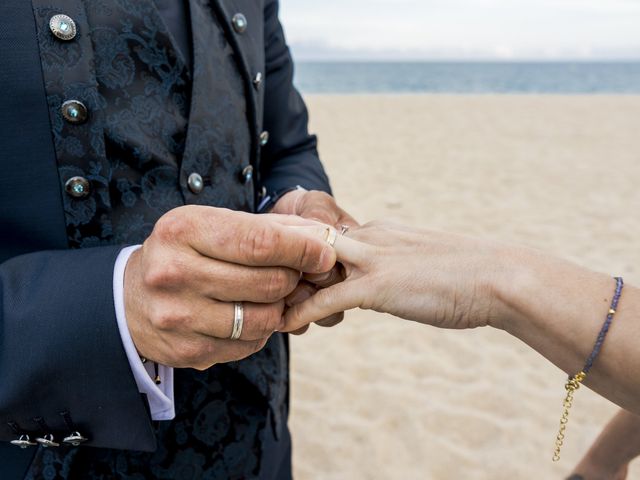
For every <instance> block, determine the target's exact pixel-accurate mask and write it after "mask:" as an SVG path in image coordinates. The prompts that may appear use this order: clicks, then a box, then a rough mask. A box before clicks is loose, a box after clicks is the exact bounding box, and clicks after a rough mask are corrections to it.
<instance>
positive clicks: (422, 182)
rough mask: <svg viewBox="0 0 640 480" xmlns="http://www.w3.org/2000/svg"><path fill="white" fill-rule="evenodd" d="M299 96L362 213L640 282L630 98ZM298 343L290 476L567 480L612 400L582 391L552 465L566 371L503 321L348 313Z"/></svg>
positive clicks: (635, 120)
mask: <svg viewBox="0 0 640 480" xmlns="http://www.w3.org/2000/svg"><path fill="white" fill-rule="evenodd" d="M307 100H308V102H309V108H310V111H311V124H312V130H313V131H314V132H316V133H317V134H318V135H319V137H320V151H321V154H322V157H323V160H324V162H325V164H326V167H327V169H328V171H329V173H330V175H331V178H332V183H333V187H334V190H335V194H336V196H337V197H338V199H339V201H340V202H341V204H342V205H343V207H345V208H346V209H348V210H350V211H351V212H352V213H353V214H354V215H355V216H356V217H357V218H358V219H359V220H360V221H362V222H365V221H368V220H373V219H377V218H393V219H396V220H398V221H400V222H402V223H405V224H408V225H416V226H423V227H429V228H434V229H440V230H450V231H456V232H461V233H469V234H474V235H481V236H485V237H490V238H498V239H501V240H504V241H509V242H518V243H524V244H528V245H531V246H534V247H536V248H539V249H542V250H545V251H547V252H551V253H554V254H557V255H560V256H563V257H566V258H569V259H572V260H574V261H576V262H578V263H580V264H582V265H585V266H588V267H591V268H593V269H597V270H600V271H604V272H609V273H612V274H621V275H623V276H624V277H625V279H626V280H627V281H628V282H630V283H635V284H640V240H639V238H640V217H639V216H638V208H639V207H640V188H639V185H640V128H639V127H640V96H612V97H609V96H572V97H569V96H427V95H425V96H312V97H309V98H308V99H307ZM540 301H544V299H540ZM603 314H604V312H603ZM292 351H293V355H292V369H293V373H292V375H293V384H292V419H291V426H292V431H293V435H294V468H295V473H296V478H298V479H301V480H306V479H314V480H315V479H322V480H325V479H345V480H360V479H385V480H390V479H393V480H395V479H402V480H411V479H465V480H467V479H509V480H514V479H562V478H563V477H564V475H565V474H566V473H568V472H569V471H570V469H571V467H572V466H573V465H574V463H575V462H577V461H578V459H579V458H580V456H581V455H582V454H583V453H584V451H585V450H586V448H587V447H588V446H589V445H590V443H591V442H592V441H593V439H594V438H595V436H596V435H597V434H598V432H599V431H600V429H601V427H602V426H603V425H604V424H605V422H606V421H607V419H608V418H609V417H610V416H611V415H612V414H613V413H614V412H615V411H616V407H615V406H614V405H612V404H611V403H610V402H608V401H606V400H604V399H602V398H600V397H598V395H596V394H594V393H593V392H591V391H589V390H588V389H581V390H580V392H578V394H577V395H576V402H575V404H574V409H573V412H572V415H571V420H570V425H569V430H568V434H567V440H566V447H565V449H564V451H563V458H562V460H561V462H560V463H559V464H554V463H552V462H551V455H552V447H553V440H554V436H555V433H556V429H557V426H558V420H559V415H560V408H561V400H562V396H563V392H564V388H563V384H564V381H565V379H566V376H565V375H564V374H563V373H562V372H561V371H559V370H558V369H557V368H556V367H554V366H552V365H551V364H549V363H548V362H547V361H546V360H545V359H544V358H542V357H541V356H539V355H538V354H537V353H535V352H533V351H530V350H529V349H528V348H527V347H526V346H524V345H523V344H521V343H519V342H518V341H517V340H515V339H513V338H511V337H509V336H508V335H506V334H504V333H502V332H499V331H493V330H489V329H481V330H476V331H465V332H457V331H439V330H436V329H433V328H428V327H424V326H422V325H417V324H413V323H410V322H405V321H401V320H397V319H393V318H391V317H388V316H384V315H379V314H376V313H371V312H361V311H358V312H351V313H349V314H348V315H347V318H346V321H345V322H344V323H343V324H342V325H341V326H339V327H337V328H334V329H330V330H325V329H321V328H319V327H316V328H313V329H312V330H311V331H310V333H308V334H307V335H305V336H303V337H297V338H294V339H293V340H292ZM629 478H630V479H640V461H638V462H636V464H635V465H634V466H633V468H632V471H631V473H630V477H629Z"/></svg>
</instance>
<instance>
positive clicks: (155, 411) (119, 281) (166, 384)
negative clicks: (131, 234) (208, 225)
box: [113, 245, 176, 420]
mask: <svg viewBox="0 0 640 480" xmlns="http://www.w3.org/2000/svg"><path fill="white" fill-rule="evenodd" d="M140 247H141V246H140V245H136V246H133V247H127V248H124V249H123V250H122V251H121V252H120V254H119V255H118V258H117V259H116V264H115V267H114V269H113V301H114V303H115V307H116V318H117V320H118V329H119V330H120V337H121V338H122V344H123V345H124V350H125V352H126V354H127V358H128V359H129V365H130V366H131V371H132V372H133V378H135V381H136V384H137V385H138V391H139V392H140V393H144V394H145V395H146V396H147V401H148V402H149V410H150V412H151V419H152V420H172V419H173V418H175V416H176V412H175V405H174V396H173V393H174V392H173V368H171V367H167V366H165V365H158V374H159V375H160V378H161V379H162V383H161V384H160V385H156V383H155V382H154V381H153V377H154V376H155V372H153V365H152V364H150V363H151V362H147V363H146V364H143V363H142V361H141V360H140V355H138V351H137V350H136V347H135V345H134V344H133V340H132V339H131V334H130V333H129V326H128V325H127V317H126V314H125V308H124V272H125V268H126V266H127V262H128V261H129V257H130V256H131V254H132V253H133V252H135V251H136V250H138V249H139V248H140Z"/></svg>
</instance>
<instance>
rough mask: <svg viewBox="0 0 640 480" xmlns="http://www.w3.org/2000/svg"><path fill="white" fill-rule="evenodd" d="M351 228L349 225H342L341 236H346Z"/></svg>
mask: <svg viewBox="0 0 640 480" xmlns="http://www.w3.org/2000/svg"><path fill="white" fill-rule="evenodd" d="M350 228H351V227H350V226H349V225H340V235H346V234H347V232H348V231H349V229H350Z"/></svg>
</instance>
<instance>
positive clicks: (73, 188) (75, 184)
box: [64, 177, 91, 198]
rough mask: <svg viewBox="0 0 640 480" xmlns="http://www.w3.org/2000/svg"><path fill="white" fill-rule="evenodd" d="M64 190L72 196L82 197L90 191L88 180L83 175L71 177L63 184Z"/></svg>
mask: <svg viewBox="0 0 640 480" xmlns="http://www.w3.org/2000/svg"><path fill="white" fill-rule="evenodd" d="M64 189H65V191H66V192H67V193H68V194H69V195H71V196H72V197H74V198H84V197H87V196H88V195H89V193H90V192H91V185H90V184H89V180H87V179H86V178H84V177H71V178H70V179H69V180H67V183H65V184H64Z"/></svg>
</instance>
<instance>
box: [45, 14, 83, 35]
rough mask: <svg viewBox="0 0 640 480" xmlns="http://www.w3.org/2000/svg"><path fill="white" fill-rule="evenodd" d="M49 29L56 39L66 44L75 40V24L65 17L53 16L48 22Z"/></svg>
mask: <svg viewBox="0 0 640 480" xmlns="http://www.w3.org/2000/svg"><path fill="white" fill-rule="evenodd" d="M49 29H50V30H51V33H53V34H54V35H55V36H56V38H58V39H60V40H63V41H65V42H68V41H69V40H73V39H74V38H76V33H77V29H76V22H74V21H73V19H72V18H71V17H68V16H67V15H54V16H53V17H51V19H50V20H49Z"/></svg>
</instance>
